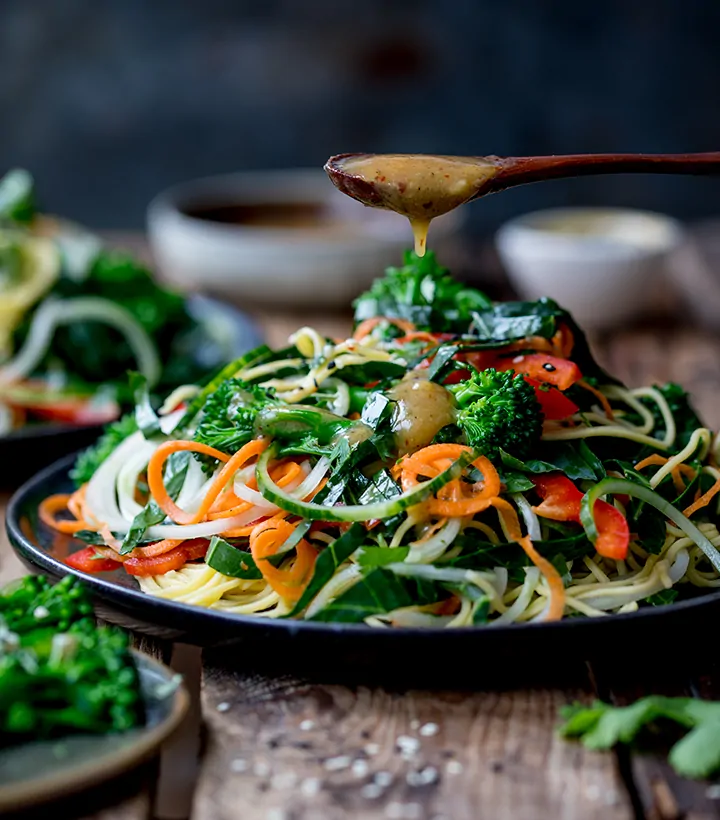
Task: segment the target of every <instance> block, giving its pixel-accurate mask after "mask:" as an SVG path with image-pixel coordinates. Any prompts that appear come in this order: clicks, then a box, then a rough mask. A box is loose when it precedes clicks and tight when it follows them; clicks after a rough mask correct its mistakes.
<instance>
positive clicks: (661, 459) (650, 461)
mask: <svg viewBox="0 0 720 820" xmlns="http://www.w3.org/2000/svg"><path fill="white" fill-rule="evenodd" d="M667 461H668V460H667V458H665V456H661V455H660V454H659V453H653V454H652V455H651V456H648V457H647V458H644V459H643V460H642V461H638V463H637V464H636V465H635V469H636V470H644V469H645V468H646V467H650V466H657V467H662V465H663V464H667Z"/></svg>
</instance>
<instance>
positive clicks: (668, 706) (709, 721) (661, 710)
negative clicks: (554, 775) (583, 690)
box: [560, 696, 720, 778]
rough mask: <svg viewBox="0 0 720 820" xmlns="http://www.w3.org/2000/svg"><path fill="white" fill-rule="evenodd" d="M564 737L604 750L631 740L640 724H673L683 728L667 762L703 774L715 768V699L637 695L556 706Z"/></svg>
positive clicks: (719, 731)
mask: <svg viewBox="0 0 720 820" xmlns="http://www.w3.org/2000/svg"><path fill="white" fill-rule="evenodd" d="M561 715H562V717H563V719H564V720H565V723H564V724H563V726H562V727H561V729H560V732H561V734H562V735H563V736H565V737H574V738H580V739H581V740H582V742H583V744H584V745H585V746H587V747H588V748H589V749H610V748H612V747H613V746H615V745H616V744H618V743H626V744H628V743H632V742H633V741H634V740H636V739H639V738H640V735H641V732H642V730H643V729H646V728H648V727H651V726H662V723H663V722H667V721H670V722H673V723H676V724H679V725H680V726H681V727H683V728H684V729H688V730H690V731H688V733H687V734H686V735H685V737H683V738H682V740H680V741H678V742H677V743H676V744H675V745H674V746H673V747H672V748H671V750H670V754H669V757H668V759H669V761H670V764H671V765H672V767H673V768H674V769H675V771H677V772H678V774H680V775H683V776H684V777H691V778H706V777H710V775H712V774H714V773H715V772H717V771H718V769H720V703H716V702H711V701H704V700H697V699H694V698H665V697H659V696H650V697H646V698H641V699H640V700H638V701H636V702H635V703H633V704H631V705H630V706H611V705H609V704H607V703H602V702H601V701H596V702H595V703H593V704H592V705H591V706H589V707H587V706H583V705H582V704H577V703H576V704H573V705H572V706H569V707H565V708H564V709H563V710H562V711H561Z"/></svg>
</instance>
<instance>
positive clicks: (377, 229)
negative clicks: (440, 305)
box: [148, 169, 461, 307]
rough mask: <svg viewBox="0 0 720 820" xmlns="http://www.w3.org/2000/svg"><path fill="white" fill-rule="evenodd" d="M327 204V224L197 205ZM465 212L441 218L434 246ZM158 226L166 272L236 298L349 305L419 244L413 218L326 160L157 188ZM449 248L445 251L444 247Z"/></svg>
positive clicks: (155, 235)
mask: <svg viewBox="0 0 720 820" xmlns="http://www.w3.org/2000/svg"><path fill="white" fill-rule="evenodd" d="M223 203H226V204H234V205H240V206H258V205H260V206H262V207H267V206H276V207H277V208H278V209H280V208H282V207H283V206H287V205H292V204H293V203H295V204H298V203H299V204H308V205H312V206H315V207H318V208H323V209H325V212H326V213H327V214H328V215H329V216H328V219H329V220H330V221H328V222H327V223H326V224H324V225H323V226H315V227H311V228H309V227H307V228H306V227H283V226H280V227H268V226H261V227H258V226H256V225H253V224H228V223H223V222H217V221H210V220H208V219H203V218H198V217H197V216H192V215H190V214H191V213H192V212H193V211H198V210H200V209H203V208H206V207H212V206H217V205H220V204H223ZM460 220H461V216H460V215H459V214H448V215H447V216H446V217H442V218H440V219H437V220H435V221H434V222H433V225H432V228H431V241H432V243H433V245H432V246H433V248H436V249H441V248H442V244H443V242H444V241H447V240H449V239H450V237H451V236H452V235H453V234H454V233H455V231H456V230H457V228H458V226H459V224H460ZM148 231H149V236H150V243H151V247H152V251H153V255H154V257H155V260H156V262H157V264H158V266H159V268H160V272H161V275H162V277H163V278H164V279H165V280H166V281H168V282H170V283H172V284H174V285H176V286H177V287H180V288H182V289H185V290H198V289H200V290H203V291H206V292H210V293H214V294H220V295H223V296H226V297H227V298H229V299H233V300H235V301H240V302H247V303H256V304H272V305H274V306H277V305H284V306H288V305H302V306H316V307H329V306H332V305H341V306H348V305H349V303H350V300H351V299H352V298H354V297H355V296H356V295H357V294H359V293H360V292H362V291H363V290H364V289H365V288H366V287H367V286H368V284H369V283H370V282H371V281H372V280H373V279H374V278H376V277H378V276H381V275H382V273H383V271H384V269H385V268H386V267H387V266H388V265H400V264H402V255H403V251H404V250H405V249H406V248H409V247H411V245H412V234H411V231H410V227H409V224H408V223H407V220H405V219H403V218H402V217H400V216H398V215H397V214H394V213H390V212H389V211H381V210H378V209H375V208H366V207H365V206H363V205H361V204H360V203H358V202H355V201H354V200H352V199H349V198H348V197H347V196H345V195H344V194H341V193H340V192H339V191H338V190H337V189H336V188H335V187H334V186H333V185H332V184H331V182H330V181H329V180H328V178H327V176H326V175H325V173H324V172H323V171H322V170H320V169H289V170H278V171H252V172H246V173H237V174H229V175H225V176H219V177H209V178H205V179H198V180H194V181H192V182H187V183H184V184H181V185H177V186H175V187H174V188H171V189H169V190H167V191H165V192H164V193H162V194H160V195H159V196H157V197H156V198H155V199H154V200H153V201H152V202H151V204H150V206H149V208H148ZM440 252H441V251H440Z"/></svg>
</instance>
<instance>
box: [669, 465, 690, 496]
mask: <svg viewBox="0 0 720 820" xmlns="http://www.w3.org/2000/svg"><path fill="white" fill-rule="evenodd" d="M670 475H671V476H672V480H673V484H674V485H675V492H677V493H678V494H679V493H682V492H684V491H685V489H686V488H685V482H684V481H683V477H682V472H681V471H680V469H679V467H674V468H673V469H672V470H671V471H670Z"/></svg>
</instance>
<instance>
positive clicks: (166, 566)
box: [123, 538, 208, 576]
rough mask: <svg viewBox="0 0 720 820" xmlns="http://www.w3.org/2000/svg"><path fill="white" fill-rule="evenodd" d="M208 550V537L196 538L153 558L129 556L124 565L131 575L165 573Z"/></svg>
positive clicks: (203, 555)
mask: <svg viewBox="0 0 720 820" xmlns="http://www.w3.org/2000/svg"><path fill="white" fill-rule="evenodd" d="M207 550H208V542H207V540H206V539H204V538H194V539H193V540H192V541H186V542H185V543H184V544H180V546H179V547H175V549H172V550H170V552H165V553H163V554H162V555H155V556H153V557H152V558H145V557H138V558H128V559H127V561H125V563H124V564H123V566H124V567H125V569H126V570H127V571H128V573H129V574H130V575H139V576H146V575H165V573H166V572H170V571H171V570H174V569H180V567H183V566H185V564H187V562H188V561H194V560H195V559H196V558H204V557H205V553H206V552H207Z"/></svg>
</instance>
